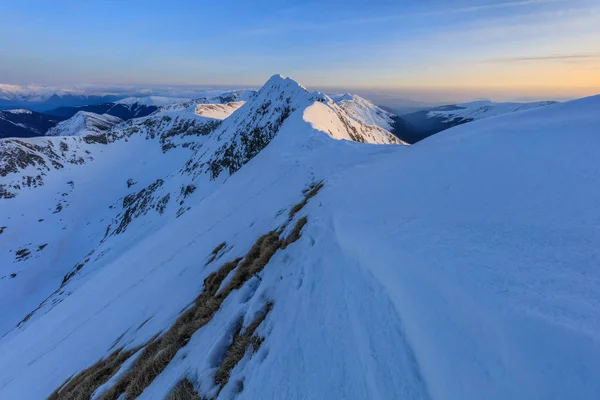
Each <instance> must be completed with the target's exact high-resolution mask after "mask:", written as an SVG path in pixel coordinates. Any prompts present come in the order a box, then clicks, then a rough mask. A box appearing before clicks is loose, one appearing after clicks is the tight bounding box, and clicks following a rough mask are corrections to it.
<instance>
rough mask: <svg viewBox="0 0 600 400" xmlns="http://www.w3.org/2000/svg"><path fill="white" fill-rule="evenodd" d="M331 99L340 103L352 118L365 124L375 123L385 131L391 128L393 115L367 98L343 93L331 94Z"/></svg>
mask: <svg viewBox="0 0 600 400" xmlns="http://www.w3.org/2000/svg"><path fill="white" fill-rule="evenodd" d="M332 99H333V100H334V101H335V102H336V103H338V104H339V105H340V107H342V108H343V109H344V110H345V111H346V112H347V113H348V114H350V116H351V117H352V118H354V119H355V120H357V121H360V122H362V123H363V124H366V125H376V126H379V127H380V128H382V129H385V130H387V131H391V130H392V129H393V124H394V120H393V117H394V115H393V114H392V113H390V112H388V111H385V110H383V109H381V108H379V107H377V106H376V105H374V104H373V103H371V102H370V101H368V100H365V99H363V98H362V97H360V96H358V95H352V94H350V93H345V94H343V95H336V96H332Z"/></svg>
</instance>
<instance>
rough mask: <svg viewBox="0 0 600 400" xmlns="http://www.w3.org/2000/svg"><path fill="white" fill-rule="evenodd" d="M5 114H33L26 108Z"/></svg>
mask: <svg viewBox="0 0 600 400" xmlns="http://www.w3.org/2000/svg"><path fill="white" fill-rule="evenodd" d="M5 112H8V113H11V114H33V113H32V112H31V111H29V110H25V109H24V108H18V109H16V110H6V111H5Z"/></svg>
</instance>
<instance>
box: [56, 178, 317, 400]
mask: <svg viewBox="0 0 600 400" xmlns="http://www.w3.org/2000/svg"><path fill="white" fill-rule="evenodd" d="M321 187H323V184H322V182H320V183H318V184H315V185H312V186H311V187H309V188H308V189H307V190H306V191H305V199H304V200H303V202H302V203H300V204H301V206H300V208H299V209H301V208H302V207H304V205H306V203H307V202H308V200H309V199H310V198H312V197H314V196H315V195H316V194H317V193H318V192H319V190H320V189H321ZM296 212H297V211H296ZM294 214H295V213H294ZM290 216H291V217H292V216H293V215H290ZM289 221H291V218H290V220H289ZM289 221H288V222H287V223H286V224H284V226H282V227H279V228H278V229H276V230H272V231H270V232H268V233H266V234H265V235H263V236H261V237H259V238H258V239H257V240H256V242H255V243H254V245H253V246H252V247H251V248H250V250H249V251H248V253H247V254H246V255H245V257H243V258H238V259H236V260H233V261H230V262H227V263H224V264H223V265H222V266H221V267H220V268H219V269H218V270H217V271H215V272H213V273H212V274H210V275H209V276H208V277H206V279H205V280H204V291H203V292H202V293H200V295H198V297H197V298H196V299H195V301H194V303H193V305H192V307H190V308H189V309H187V310H186V311H184V312H183V313H182V314H181V315H180V316H179V318H177V320H176V321H175V322H174V323H173V325H172V326H171V328H169V330H168V331H167V332H166V333H164V334H163V335H160V336H159V334H157V335H156V336H155V337H154V338H152V339H151V340H150V341H149V342H148V343H146V344H145V345H144V346H143V347H144V350H143V351H142V353H141V354H140V356H139V357H138V358H137V359H136V361H135V363H134V365H133V366H132V368H131V369H130V370H129V371H127V372H126V373H125V374H123V375H122V376H121V378H120V379H119V380H118V381H117V383H116V384H115V385H114V386H113V387H111V388H110V389H108V390H107V391H106V392H105V393H104V394H103V395H102V397H101V400H117V399H119V400H122V399H125V400H129V399H135V398H137V397H138V396H139V395H141V394H142V392H143V391H144V390H145V389H146V388H147V387H148V386H149V385H150V384H151V383H152V382H153V381H154V379H155V378H156V377H157V376H158V375H159V374H160V373H162V372H163V371H164V369H165V368H166V367H167V365H169V363H170V362H171V361H172V360H173V358H175V355H176V354H177V352H178V351H179V350H180V349H181V348H182V347H184V346H185V345H187V343H188V342H189V340H190V339H191V337H192V335H193V334H194V333H195V332H196V331H198V330H199V329H200V328H202V327H203V326H205V325H206V324H208V323H209V322H210V321H211V319H212V317H213V315H214V314H215V313H216V312H217V311H218V310H219V308H220V307H221V304H222V303H223V302H224V301H225V299H226V298H227V296H229V294H231V293H232V292H233V291H234V290H237V289H240V288H241V287H242V286H244V284H245V283H246V282H248V280H250V278H251V277H252V276H254V275H256V274H258V273H260V272H261V271H262V270H263V269H264V268H265V266H266V265H267V264H268V263H269V261H270V260H271V258H272V257H273V256H274V255H275V253H276V252H277V251H278V250H283V249H285V248H287V247H288V246H289V245H290V244H291V243H294V242H295V241H297V240H298V239H299V238H300V233H301V231H302V228H303V227H304V225H306V223H307V222H308V219H307V217H302V218H300V219H299V220H298V221H297V222H296V225H295V227H294V229H293V230H292V232H291V233H290V234H289V236H288V237H285V238H282V237H281V236H282V233H283V231H284V230H285V228H286V227H287V225H288V224H289ZM225 246H226V243H225V242H223V243H221V244H219V245H218V246H217V247H216V248H215V249H214V250H213V251H212V253H211V254H212V255H213V256H215V255H217V254H219V252H221V250H222V249H223V248H225ZM233 271H235V272H233ZM232 272H233V276H232V278H231V280H230V281H229V282H228V283H227V285H226V286H225V287H224V288H223V290H221V291H220V292H219V293H218V294H217V292H218V291H219V288H220V287H221V285H222V284H223V281H224V280H225V278H227V276H228V275H229V274H230V273H232ZM272 308H273V303H267V304H266V306H265V310H264V311H263V313H261V314H260V315H258V316H257V317H256V318H255V319H254V320H253V321H252V322H251V323H250V325H248V326H247V327H246V328H245V329H244V331H243V332H242V324H241V323H240V324H239V325H240V328H239V329H238V331H237V332H236V333H235V335H234V338H233V341H232V343H231V345H230V346H229V348H228V349H227V351H226V353H225V356H224V358H223V360H222V362H221V365H220V367H219V369H218V371H217V372H216V374H215V384H216V385H219V386H220V389H222V388H223V387H224V386H225V385H226V384H227V382H228V380H229V375H230V373H231V370H232V369H233V368H234V367H235V366H236V365H237V364H238V362H239V361H240V360H241V359H242V358H243V357H244V354H245V353H246V351H247V349H248V348H249V346H250V345H252V348H253V350H254V351H257V350H258V348H259V347H260V345H261V344H262V342H263V341H264V338H262V337H258V336H256V335H254V333H255V331H256V329H257V328H258V326H259V325H260V324H261V323H262V322H263V321H264V320H265V318H266V317H267V315H268V314H269V312H270V311H271V309H272ZM142 325H143V324H142ZM140 328H141V326H140ZM138 329H139V328H138ZM140 348H141V347H140ZM137 350H139V348H138V349H134V350H129V351H127V352H122V349H119V350H116V351H115V352H113V353H112V354H111V355H110V356H109V357H108V358H106V359H105V360H101V361H99V362H98V363H96V364H94V365H93V366H91V367H90V368H88V369H86V370H84V371H82V372H80V373H79V374H77V375H76V376H75V377H73V378H70V380H69V381H68V382H67V383H66V384H63V385H62V386H61V387H60V388H59V389H57V390H56V391H55V393H53V394H52V395H51V397H50V398H49V399H50V400H62V399H89V396H90V395H91V394H92V393H93V392H94V391H95V390H96V389H97V388H98V387H99V386H100V385H102V384H104V383H105V382H107V381H108V380H109V379H110V378H111V377H112V376H113V375H114V374H115V373H116V372H117V371H118V369H119V367H120V366H121V364H123V363H124V362H125V361H126V360H127V359H128V358H129V357H130V356H131V355H132V354H133V353H135V352H136V351H137ZM190 388H191V389H193V384H192V383H191V382H189V380H187V378H186V379H184V380H183V381H181V382H179V384H178V385H177V387H176V388H175V390H174V391H173V392H172V393H171V395H170V397H169V399H180V398H181V399H183V398H186V399H187V398H191V399H195V398H200V397H172V396H183V395H185V394H186V393H187V394H189V393H190V391H189V390H190ZM194 393H195V392H194ZM196 395H197V394H196ZM86 396H87V397H86Z"/></svg>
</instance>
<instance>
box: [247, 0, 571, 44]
mask: <svg viewBox="0 0 600 400" xmlns="http://www.w3.org/2000/svg"><path fill="white" fill-rule="evenodd" d="M568 1H572V0H518V1H509V2H502V3H495V4H482V5H473V6H467V7H454V8H445V9H440V10H431V11H423V12H407V13H401V14H391V15H382V16H375V17H367V18H350V19H342V20H330V21H327V22H323V23H319V22H317V23H301V24H297V23H293V22H292V23H285V24H283V23H281V22H278V23H275V24H272V25H270V26H268V27H265V26H264V24H263V25H261V26H260V27H256V28H251V29H245V30H243V33H244V34H249V35H257V36H261V35H271V34H276V33H279V32H284V31H307V30H316V29H323V28H330V27H332V26H343V25H362V24H374V23H383V22H393V21H399V20H404V19H409V18H418V17H433V16H436V15H440V16H443V15H452V14H467V13H476V12H480V11H488V10H494V9H506V8H516V7H528V6H540V5H545V4H551V3H566V2H568Z"/></svg>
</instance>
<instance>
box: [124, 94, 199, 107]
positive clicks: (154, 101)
mask: <svg viewBox="0 0 600 400" xmlns="http://www.w3.org/2000/svg"><path fill="white" fill-rule="evenodd" d="M186 100H189V99H186V98H183V97H165V96H146V97H127V98H125V99H122V100H119V101H116V102H115V104H125V105H129V106H132V105H135V104H141V105H145V106H158V107H162V106H166V105H169V104H174V103H181V102H184V101H186Z"/></svg>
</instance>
